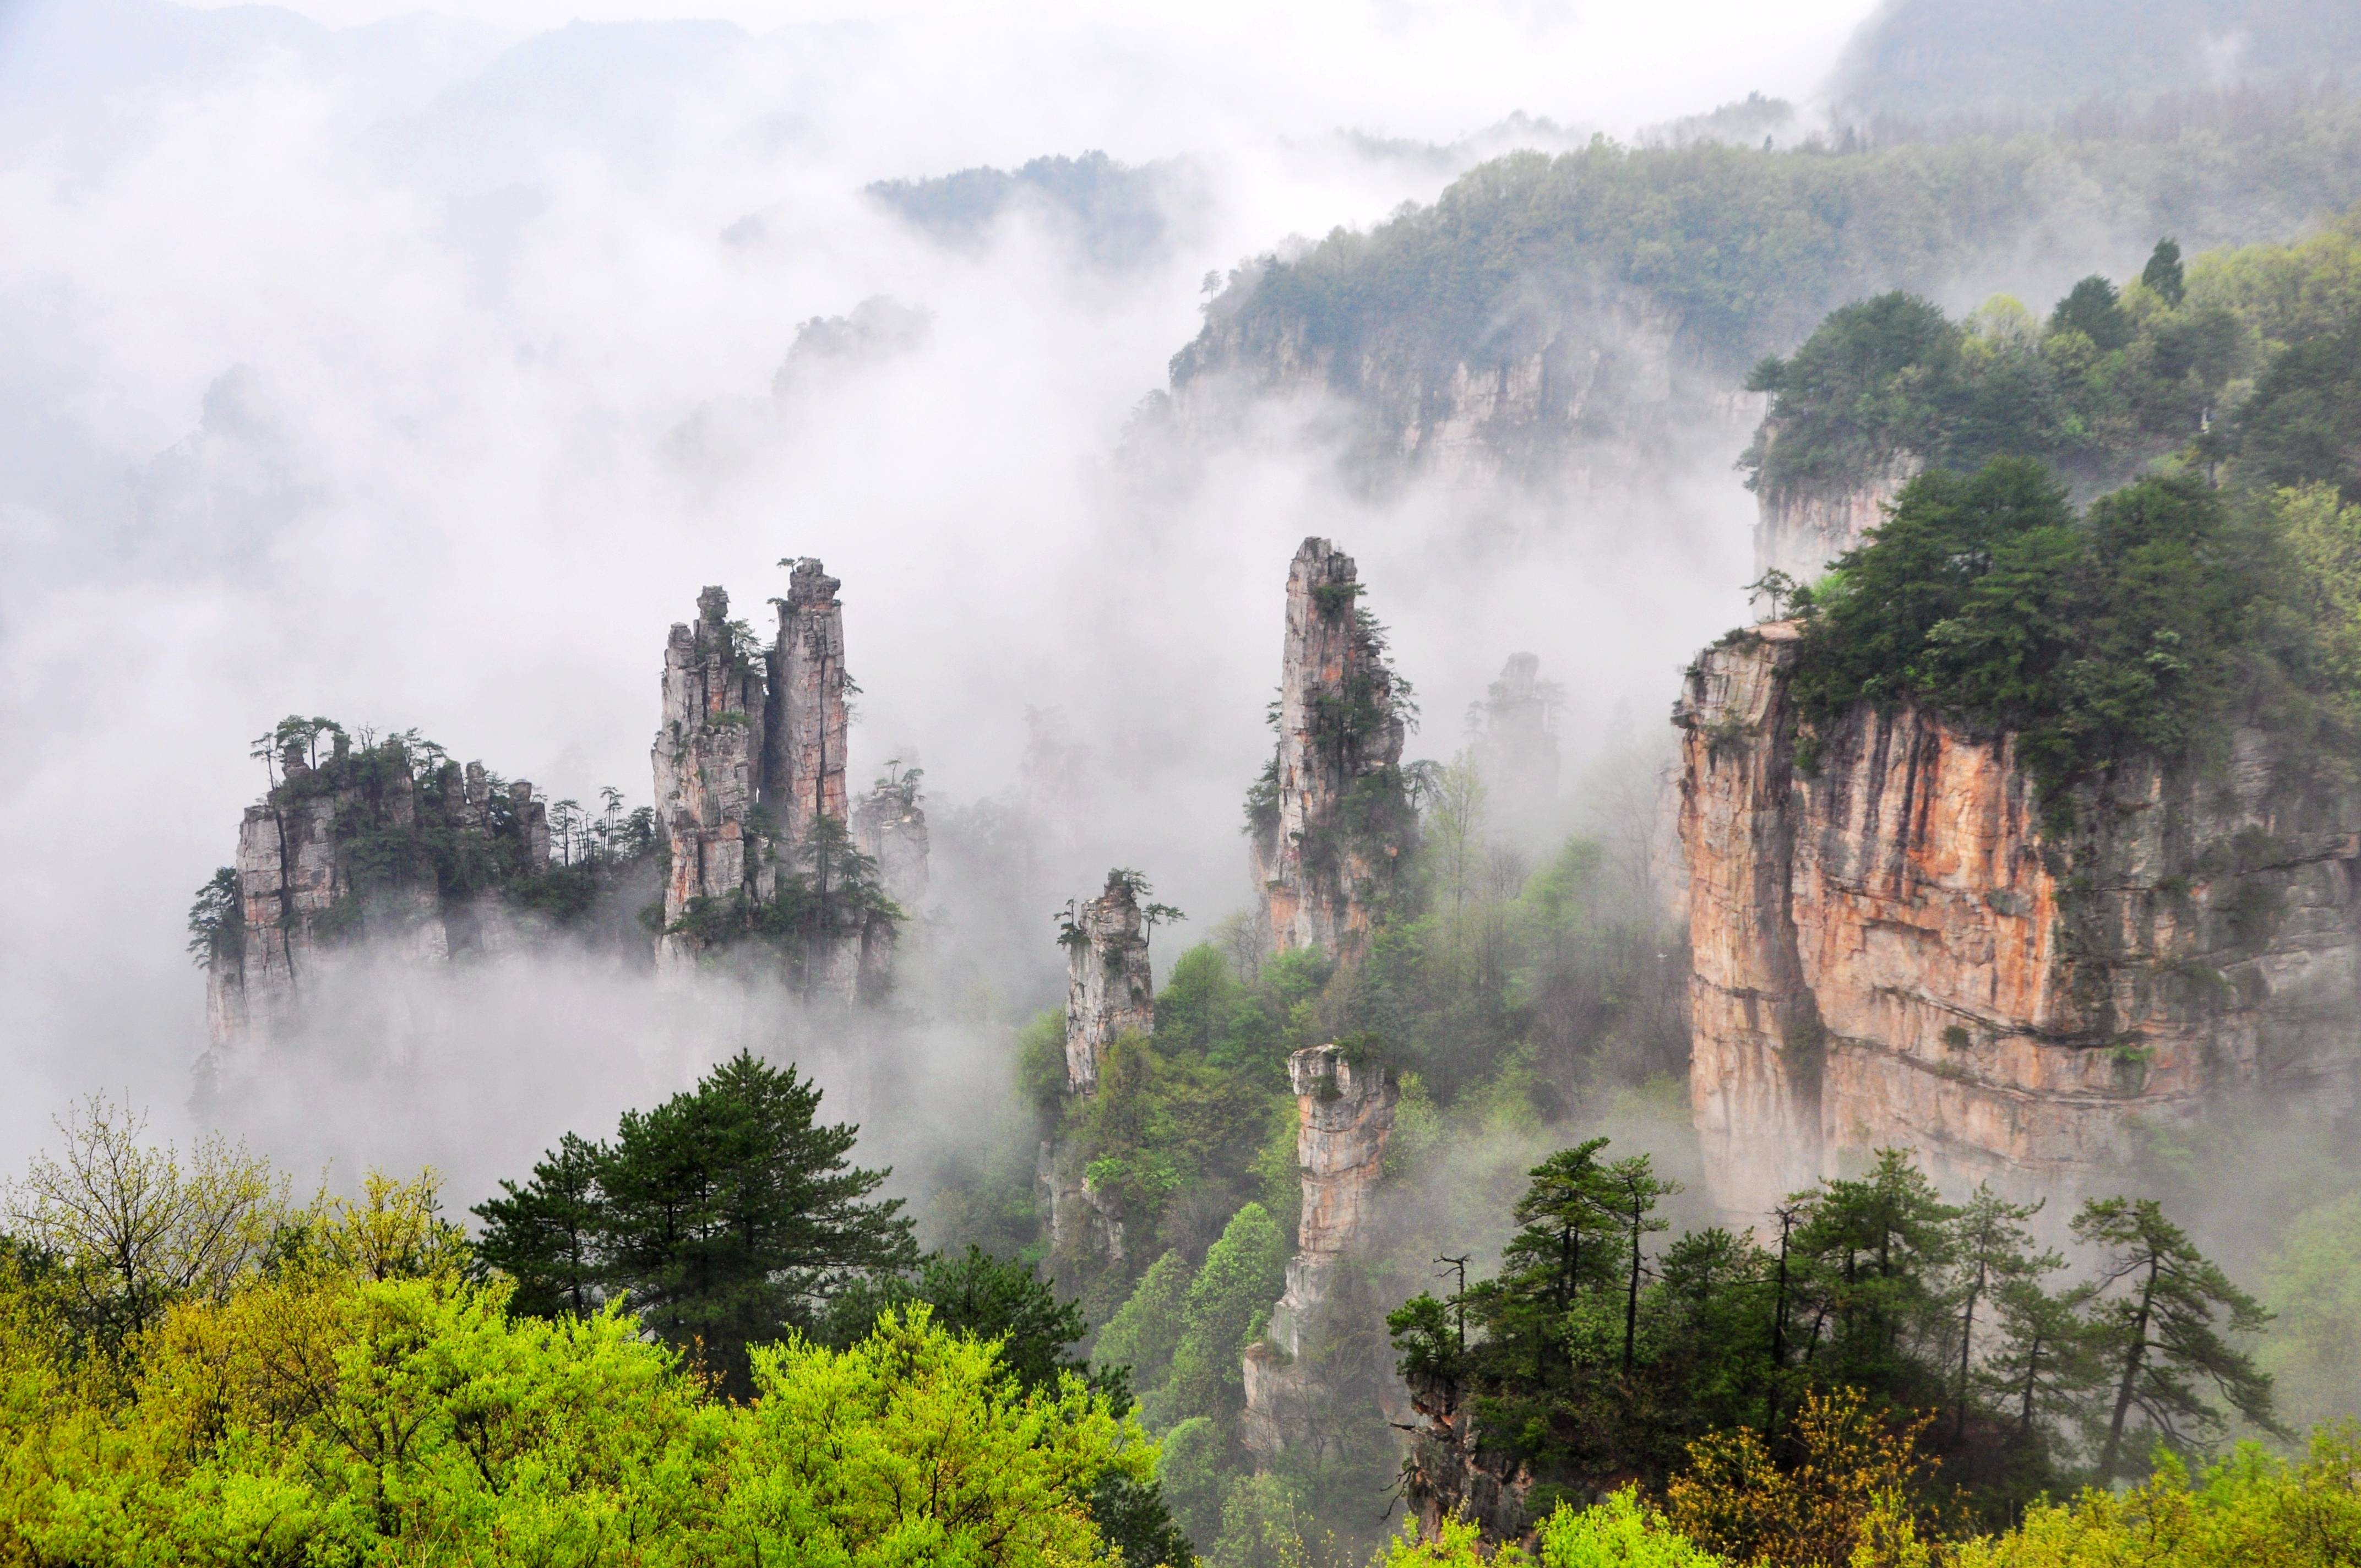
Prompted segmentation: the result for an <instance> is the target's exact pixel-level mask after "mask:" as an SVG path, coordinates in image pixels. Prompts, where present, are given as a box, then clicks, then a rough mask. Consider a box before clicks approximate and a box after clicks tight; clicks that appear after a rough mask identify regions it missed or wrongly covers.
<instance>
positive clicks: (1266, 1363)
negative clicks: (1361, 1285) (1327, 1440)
mask: <svg viewBox="0 0 2361 1568" xmlns="http://www.w3.org/2000/svg"><path fill="white" fill-rule="evenodd" d="M1287 1071H1288V1078H1289V1080H1290V1087H1291V1088H1292V1089H1293V1090H1294V1091H1295V1107H1296V1134H1295V1161H1296V1165H1297V1168H1299V1169H1300V1171H1301V1179H1302V1183H1303V1212H1302V1217H1301V1219H1300V1220H1299V1221H1298V1222H1297V1224H1296V1232H1295V1254H1294V1255H1293V1256H1292V1257H1290V1259H1289V1260H1288V1265H1287V1290H1286V1293H1285V1294H1284V1295H1282V1296H1281V1297H1280V1298H1279V1304H1278V1305H1277V1306H1276V1307H1274V1308H1273V1309H1272V1310H1271V1314H1270V1326H1269V1329H1268V1332H1267V1334H1266V1335H1265V1337H1264V1338H1263V1339H1262V1340H1261V1341H1258V1342H1257V1343H1255V1344H1252V1345H1249V1346H1248V1347H1247V1348H1246V1366H1245V1380H1246V1415H1245V1420H1244V1426H1243V1429H1242V1430H1243V1434H1244V1439H1245V1442H1246V1446H1247V1448H1248V1449H1250V1450H1252V1451H1253V1452H1255V1453H1257V1454H1260V1455H1263V1456H1265V1457H1268V1456H1269V1455H1271V1454H1274V1453H1278V1452H1279V1451H1280V1450H1281V1449H1283V1448H1285V1447H1286V1446H1287V1445H1288V1444H1289V1443H1290V1442H1292V1441H1294V1440H1295V1439H1296V1438H1297V1437H1298V1436H1300V1434H1301V1429H1302V1424H1303V1415H1304V1412H1305V1410H1306V1409H1308V1408H1309V1406H1310V1405H1311V1404H1312V1402H1313V1401H1314V1400H1315V1398H1317V1395H1318V1392H1319V1390H1317V1389H1316V1388H1315V1387H1313V1386H1312V1385H1313V1378H1314V1374H1313V1373H1312V1370H1311V1369H1310V1366H1309V1365H1308V1362H1307V1359H1306V1357H1305V1355H1304V1352H1305V1349H1306V1344H1307V1335H1309V1334H1312V1333H1315V1332H1318V1323H1319V1319H1320V1314H1321V1310H1322V1308H1323V1307H1324V1306H1325V1305H1326V1304H1327V1302H1328V1300H1329V1299H1330V1297H1331V1295H1332V1294H1333V1290H1334V1282H1335V1277H1336V1271H1337V1268H1338V1266H1340V1265H1342V1264H1344V1263H1345V1262H1346V1261H1347V1260H1348V1259H1350V1258H1352V1257H1354V1256H1355V1255H1357V1254H1359V1253H1361V1252H1362V1251H1363V1250H1365V1249H1366V1247H1367V1244H1368V1241H1369V1238H1370V1235H1371V1234H1372V1232H1373V1230H1374V1228H1375V1223H1376V1219H1377V1188H1378V1180H1379V1179H1380V1178H1381V1177H1382V1176H1383V1174H1384V1169H1385V1154H1386V1140H1387V1139H1388V1137H1389V1136H1390V1135H1391V1134H1392V1132H1393V1127H1394V1107H1395V1104H1396V1103H1397V1102H1399V1101H1400V1098H1401V1089H1400V1084H1399V1083H1397V1082H1396V1081H1395V1080H1394V1077H1393V1075H1392V1074H1391V1073H1389V1072H1388V1071H1387V1070H1386V1069H1384V1068H1382V1067H1378V1066H1376V1065H1374V1064H1361V1065H1356V1064H1355V1063H1354V1062H1353V1061H1352V1060H1350V1059H1349V1058H1347V1056H1346V1054H1345V1051H1344V1050H1343V1049H1342V1048H1340V1047H1336V1046H1334V1045H1327V1046H1312V1047H1309V1048H1307V1049H1304V1050H1300V1051H1297V1052H1296V1053H1295V1054H1294V1055H1293V1056H1291V1057H1290V1058H1288V1062H1287Z"/></svg>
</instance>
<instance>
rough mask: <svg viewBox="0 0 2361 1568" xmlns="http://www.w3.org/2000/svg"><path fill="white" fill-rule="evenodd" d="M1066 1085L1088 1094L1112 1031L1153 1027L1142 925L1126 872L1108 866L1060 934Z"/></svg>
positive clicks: (1143, 1031) (1147, 1031) (1141, 1031)
mask: <svg viewBox="0 0 2361 1568" xmlns="http://www.w3.org/2000/svg"><path fill="white" fill-rule="evenodd" d="M1060 941H1062V942H1064V943H1065V946H1066V1088H1067V1090H1068V1091H1069V1092H1071V1093H1074V1094H1088V1093H1090V1092H1091V1091H1093V1090H1095V1089H1096V1088H1098V1086H1099V1064H1100V1063H1101V1062H1103V1061H1104V1060H1105V1059H1106V1054H1107V1051H1108V1050H1109V1049H1110V1048H1111V1047H1113V1046H1114V1045H1115V1040H1116V1038H1117V1036H1122V1035H1126V1034H1131V1035H1140V1036H1148V1035H1153V1034H1154V1033H1155V1032H1156V983H1155V979H1154V976H1153V974H1152V972H1151V971H1150V969H1149V965H1148V928H1147V927H1146V925H1145V924H1144V923H1143V921H1142V920H1141V918H1140V912H1139V901H1138V898H1137V894H1136V890H1135V889H1134V887H1133V885H1132V883H1131V882H1130V880H1129V879H1128V878H1126V877H1125V876H1124V874H1123V873H1122V872H1108V873H1107V881H1106V891H1105V892H1104V893H1102V894H1099V895H1098V896H1097V897H1096V898H1093V899H1092V900H1091V901H1090V902H1089V903H1087V904H1082V905H1076V906H1074V907H1073V909H1072V912H1071V919H1070V924H1069V926H1068V928H1067V931H1066V934H1065V935H1064V936H1062V937H1060Z"/></svg>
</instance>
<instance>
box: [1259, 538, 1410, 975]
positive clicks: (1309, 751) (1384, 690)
mask: <svg viewBox="0 0 2361 1568" xmlns="http://www.w3.org/2000/svg"><path fill="white" fill-rule="evenodd" d="M1360 595H1361V583H1360V578H1359V574H1358V572H1357V570H1356V568H1355V566H1354V565H1353V558H1352V557H1351V556H1350V555H1347V554H1345V553H1344V552H1343V551H1341V550H1338V549H1337V548H1336V547H1335V546H1334V545H1333V544H1331V543H1328V541H1326V540H1324V539H1307V540H1305V541H1304V542H1303V545H1302V548H1301V549H1300V550H1298V551H1297V552H1296V553H1295V560H1294V562H1293V564H1292V565H1290V567H1289V569H1288V574H1287V640H1286V645H1285V649H1284V652H1283V654H1282V659H1281V663H1280V675H1279V748H1278V754H1277V757H1276V758H1275V759H1274V761H1273V763H1272V767H1271V771H1270V773H1269V774H1268V776H1267V777H1266V780H1265V785H1264V792H1265V793H1264V795H1263V796H1262V797H1261V799H1260V800H1259V801H1258V803H1257V806H1258V817H1257V821H1256V823H1255V829H1256V830H1255V832H1254V834H1253V836H1252V846H1253V865H1254V879H1255V883H1256V885H1257V887H1258V888H1259V889H1260V890H1261V893H1262V911H1261V913H1262V919H1263V923H1264V926H1265V928H1266V929H1267V930H1268V933H1269V937H1270V941H1271V948H1272V950H1273V951H1274V952H1281V953H1284V952H1290V951H1293V950H1294V949H1296V948H1322V949H1324V950H1325V951H1327V952H1328V953H1330V954H1332V955H1333V956H1334V957H1335V958H1337V959H1339V960H1347V961H1348V960H1350V959H1354V958H1356V957H1357V956H1358V955H1359V952H1360V950H1361V948H1363V947H1364V946H1365V945H1366V944H1367V940H1368V936H1369V930H1370V926H1371V922H1372V921H1373V920H1374V918H1375V916H1376V912H1377V907H1378V904H1379V902H1380V901H1381V900H1382V899H1383V897H1384V896H1385V894H1386V892H1387V890H1388V889H1389V887H1390V885H1391V884H1392V882H1393V878H1394V876H1395V873H1396V870H1397V865H1398V862H1399V861H1400V856H1401V854H1402V852H1403V850H1406V849H1407V848H1409V845H1410V838H1411V834H1412V833H1413V832H1414V830H1415V820H1414V817H1413V815H1412V813H1411V811H1410V810H1409V807H1408V805H1407V802H1406V801H1405V800H1404V798H1403V795H1402V784H1401V776H1400V762H1401V751H1402V740H1403V736H1404V733H1405V730H1406V726H1405V724H1404V721H1403V718H1402V716H1401V715H1400V713H1398V712H1397V711H1396V710H1395V703H1394V688H1393V673H1392V671H1391V670H1390V669H1389V668H1388V667H1387V664H1386V659H1385V648H1384V644H1383V643H1382V641H1380V640H1379V638H1378V633H1377V631H1376V630H1375V629H1374V626H1373V624H1372V623H1371V621H1370V620H1368V618H1367V616H1366V615H1365V614H1364V613H1363V612H1362V611H1361V610H1360V608H1359V601H1360Z"/></svg>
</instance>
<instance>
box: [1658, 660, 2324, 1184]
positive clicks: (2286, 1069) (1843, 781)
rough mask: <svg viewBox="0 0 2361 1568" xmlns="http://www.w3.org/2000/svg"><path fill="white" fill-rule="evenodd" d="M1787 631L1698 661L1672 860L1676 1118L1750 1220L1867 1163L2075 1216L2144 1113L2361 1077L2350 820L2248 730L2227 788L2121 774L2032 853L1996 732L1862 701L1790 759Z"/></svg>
mask: <svg viewBox="0 0 2361 1568" xmlns="http://www.w3.org/2000/svg"><path fill="white" fill-rule="evenodd" d="M1794 653H1795V629H1794V628H1793V627H1792V626H1790V625H1786V624H1783V623H1773V624H1771V625H1766V626H1762V627H1757V628H1755V629H1753V630H1752V632H1749V633H1745V634H1741V635H1740V636H1738V637H1737V638H1735V639H1734V640H1731V641H1727V642H1726V643H1725V644H1724V645H1723V646H1720V647H1718V648H1716V649H1714V650H1712V651H1710V652H1707V653H1706V654H1704V655H1703V656H1702V657H1700V658H1699V660H1698V661H1697V664H1696V665H1695V666H1694V668H1693V669H1692V671H1691V673H1690V675H1689V677H1688V681H1687V684H1686V688H1685V690H1684V694H1683V696H1682V699H1681V702H1680V704H1679V706H1678V707H1677V708H1676V709H1675V718H1674V722H1675V724H1677V725H1678V726H1679V727H1680V728H1681V729H1682V731H1683V751H1684V766H1683V778H1682V786H1681V815H1680V837H1681V843H1682V848H1683V850H1684V853H1685V855H1686V859H1687V862H1688V871H1689V904H1690V935H1691V943H1692V948H1693V952H1694V963H1695V970H1694V973H1693V977H1692V980H1691V991H1690V1002H1691V1012H1692V1030H1693V1037H1694V1055H1693V1058H1692V1067H1691V1095H1692V1104H1693V1108H1694V1112H1695V1115H1696V1119H1697V1129H1698V1132H1699V1134H1700V1135H1702V1137H1703V1138H1704V1140H1705V1145H1706V1153H1707V1162H1708V1178H1709V1180H1710V1183H1711V1186H1712V1189H1713V1192H1714V1195H1715V1197H1716V1199H1717V1201H1719V1203H1720V1204H1721V1205H1722V1207H1723V1208H1724V1209H1725V1210H1727V1211H1729V1212H1730V1214H1731V1216H1732V1217H1733V1218H1734V1219H1741V1220H1752V1219H1759V1218H1760V1217H1761V1215H1762V1214H1763V1212H1765V1211H1766V1210H1767V1209H1768V1208H1769V1207H1770V1206H1771V1205H1772V1204H1773V1202H1775V1201H1777V1199H1778V1198H1779V1197H1780V1195H1782V1194H1783V1193H1784V1192H1785V1191H1787V1190H1792V1189H1794V1188H1796V1187H1799V1186H1802V1185H1805V1184H1806V1183H1807V1182H1809V1181H1811V1180H1813V1179H1817V1178H1818V1177H1820V1176H1821V1175H1823V1174H1829V1173H1833V1172H1835V1171H1837V1170H1839V1169H1840V1168H1844V1167H1846V1166H1847V1165H1848V1164H1849V1163H1850V1161H1852V1160H1853V1159H1855V1158H1856V1157H1861V1156H1862V1155H1865V1154H1867V1153H1868V1152H1869V1151H1872V1150H1873V1149H1875V1148H1878V1147H1881V1146H1889V1145H1890V1146H1903V1147H1908V1148H1912V1149H1916V1150H1917V1151H1918V1152H1919V1153H1920V1155H1921V1156H1922V1157H1923V1158H1924V1159H1925V1160H1926V1162H1927V1165H1928V1166H1929V1168H1931V1170H1932V1171H1933V1172H1934V1173H1935V1174H1936V1175H1937V1176H1938V1178H1940V1179H1948V1180H1951V1181H1956V1182H1959V1183H1961V1184H1965V1183H1970V1182H1972V1181H1974V1180H1976V1179H1981V1178H1984V1177H1992V1178H1993V1179H1995V1181H1996V1184H1999V1185H2003V1186H2006V1187H2015V1188H2017V1189H2020V1190H2026V1189H2032V1188H2040V1189H2043V1190H2053V1191H2062V1192H2068V1193H2070V1192H2072V1191H2074V1190H2079V1189H2081V1188H2084V1187H2087V1186H2089V1185H2091V1184H2092V1183H2093V1182H2094V1181H2097V1180H2099V1179H2102V1178H2103V1177H2104V1176H2105V1175H2106V1174H2107V1173H2108V1172H2109V1171H2110V1170H2112V1169H2114V1168H2117V1167H2119V1166H2120V1165H2121V1164H2122V1163H2123V1162H2124V1161H2125V1159H2126V1158H2127V1157H2129V1155H2130V1154H2131V1152H2132V1138H2133V1127H2134V1124H2135V1123H2136V1122H2139V1121H2142V1120H2147V1121H2151V1122H2154V1121H2164V1122H2169V1121H2172V1120H2177V1119H2187V1118H2190V1117H2193V1116H2197V1115H2200V1114H2202V1113H2204V1112H2205V1111H2207V1110H2208V1109H2210V1108H2213V1107H2216V1106H2219V1105H2221V1104H2224V1103H2225V1102H2228V1101H2230V1100H2232V1099H2234V1098H2235V1097H2237V1096H2239V1095H2242V1094H2244V1093H2247V1092H2250V1091H2267V1092H2271V1093H2276V1094H2280V1095H2284V1096H2287V1097H2289V1098H2290V1100H2292V1101H2295V1102H2301V1103H2304V1104H2307V1105H2309V1106H2310V1107H2311V1108H2312V1109H2313V1110H2314V1111H2317V1112H2321V1113H2345V1112H2347V1111H2349V1109H2350V1108H2351V1107H2352V1105H2353V1103H2354V1099H2355V1088H2356V1073H2361V1027H2356V1022H2355V1019H2356V999H2361V893H2356V872H2361V802H2356V800H2355V799H2354V798H2353V796H2352V795H2351V793H2350V792H2340V791H2337V790H2334V789H2328V788H2324V787H2316V786H2307V785H2305V784H2302V783H2301V782H2300V778H2299V774H2298V773H2297V772H2296V770H2295V769H2294V768H2293V767H2291V766H2290V764H2291V763H2296V762H2301V759H2292V758H2287V757H2283V756H2278V755H2275V753H2274V748H2273V746H2272V745H2271V743H2270V742H2268V740H2266V739H2265V738H2264V737H2262V736H2260V735H2258V734H2255V733H2251V732H2249V733H2245V734H2242V735H2241V736H2240V737H2239V738H2238V741H2237V744H2236V747H2235V759H2234V762H2233V763H2232V765H2231V766H2230V767H2229V768H2228V769H2227V771H2226V773H2224V775H2223V776H2220V777H2195V776H2188V775H2185V774H2183V773H2170V772H2167V771H2164V770H2160V769H2158V768H2156V767H2153V766H2145V767H2131V768H2126V769H2125V770H2122V772H2121V773H2120V774H2119V776H2117V777H2116V778H2115V779H2114V780H2113V781H2112V782H2111V783H2109V784H2107V785H2105V786H2104V787H2103V788H2093V789H2090V790H2086V791H2084V792H2082V793H2081V795H2080V796H2078V798H2077V799H2076V800H2075V802H2074V810H2073V813H2072V816H2073V826H2072V827H2071V828H2070V829H2068V830H2062V832H2063V836H2062V837H2059V838H2055V839H2053V838H2052V837H2050V836H2049V835H2048V833H2047V832H2045V829H2044V825H2043V822H2042V820H2041V817H2040V813H2039V811H2038V809H2037V801H2036V799H2035V794H2034V786H2033V784H2032V781H2031V780H2030V778H2029V777H2028V776H2027V774H2026V771H2025V770H2024V769H2023V768H2022V767H2021V766H2020V765H2019V764H2018V762H2017V758H2016V755H2015V742H2014V740H2013V739H2012V738H2011V737H2010V736H2008V735H2006V734H1999V735H1975V734H1971V733H1968V732H1966V731H1964V730H1963V729H1960V727H1958V726H1956V725H1954V724H1951V723H1949V722H1947V721H1944V720H1942V719H1941V718H1938V717H1936V716H1933V715H1930V714H1928V713H1927V712H1925V711H1924V710H1922V709H1919V708H1916V707H1911V706H1908V705H1904V706H1901V707H1896V708H1894V709H1893V710H1892V711H1889V712H1883V713H1881V712H1879V711H1877V710H1876V709H1875V708H1874V707H1871V706H1869V705H1863V706H1861V707H1859V708H1857V709H1855V710H1854V711H1853V712H1851V713H1850V714H1848V715H1846V716H1844V717H1843V718H1841V719H1839V721H1837V722H1835V723H1833V724H1832V725H1831V726H1830V727H1829V728H1828V732H1827V733H1825V734H1824V735H1822V736H1821V737H1820V738H1819V751H1818V756H1817V766H1816V769H1815V771H1814V772H1812V773H1809V774H1806V773H1801V772H1799V771H1798V770H1797V769H1796V768H1795V766H1794V764H1793V761H1792V757H1793V749H1794V740H1795V713H1794V711H1793V709H1792V707H1791V705H1790V702H1789V698H1788V692H1787V682H1788V674H1789V670H1790V668H1791V666H1792V664H1793V661H1794Z"/></svg>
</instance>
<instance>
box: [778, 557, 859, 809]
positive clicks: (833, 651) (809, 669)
mask: <svg viewBox="0 0 2361 1568" xmlns="http://www.w3.org/2000/svg"><path fill="white" fill-rule="evenodd" d="M781 565H785V562H782V563H781ZM843 586H844V585H843V584H841V583H840V582H839V581H838V580H837V579H836V578H834V577H831V576H829V575H828V573H827V572H826V571H825V570H824V569H822V567H821V566H820V564H819V563H818V561H816V560H814V559H813V558H811V557H810V556H808V555H807V556H804V557H803V558H801V559H800V560H798V561H796V563H795V565H794V568H793V570H792V571H791V572H790V574H789V576H788V578H787V594H786V597H785V598H780V599H774V600H772V601H771V602H772V603H773V604H774V605H776V606H777V607H778V611H779V636H778V641H777V642H776V643H774V645H773V647H772V649H771V653H770V672H769V673H770V695H769V702H768V706H767V709H766V713H765V718H766V723H767V733H766V737H765V739H766V742H767V750H766V751H765V752H764V758H765V761H764V764H763V801H764V803H765V804H766V805H767V806H769V807H770V811H771V816H772V817H773V818H774V820H775V821H776V822H777V824H778V826H779V829H780V831H781V832H783V833H785V835H786V839H787V841H788V842H789V843H791V844H802V843H805V842H807V840H808V839H810V837H811V831H812V824H813V822H814V821H815V820H816V819H818V817H834V818H835V819H836V820H837V821H839V822H843V821H845V820H846V806H845V788H844V762H845V745H846V740H847V738H848V732H849V729H850V719H849V717H848V716H847V714H846V711H845V706H844V699H845V696H846V691H845V688H846V685H847V684H848V677H847V676H846V674H845V671H844V604H843V601H842V600H840V599H839V598H837V597H836V591H837V589H839V588H840V587H843Z"/></svg>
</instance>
